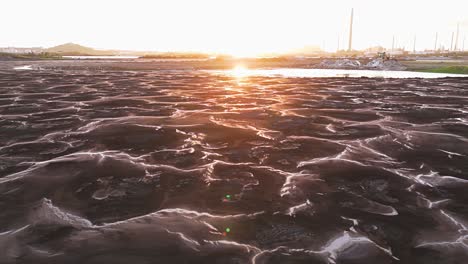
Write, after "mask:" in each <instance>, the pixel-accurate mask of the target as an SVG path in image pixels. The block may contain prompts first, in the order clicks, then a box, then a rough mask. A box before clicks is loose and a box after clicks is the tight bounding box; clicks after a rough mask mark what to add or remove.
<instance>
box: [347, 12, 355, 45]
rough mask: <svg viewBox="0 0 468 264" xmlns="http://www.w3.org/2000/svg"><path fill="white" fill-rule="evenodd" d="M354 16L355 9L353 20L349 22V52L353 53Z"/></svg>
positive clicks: (352, 14)
mask: <svg viewBox="0 0 468 264" xmlns="http://www.w3.org/2000/svg"><path fill="white" fill-rule="evenodd" d="M353 16H354V8H351V19H350V22H349V41H348V51H351V49H352V48H353V46H352V43H353Z"/></svg>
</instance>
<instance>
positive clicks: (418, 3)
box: [0, 0, 468, 55]
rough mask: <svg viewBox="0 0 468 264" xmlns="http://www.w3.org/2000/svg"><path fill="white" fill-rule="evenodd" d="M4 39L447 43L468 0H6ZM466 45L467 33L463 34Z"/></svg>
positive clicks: (193, 47)
mask: <svg viewBox="0 0 468 264" xmlns="http://www.w3.org/2000/svg"><path fill="white" fill-rule="evenodd" d="M0 6H1V9H2V12H1V15H0V25H1V30H0V47H6V46H17V47H31V46H42V47H50V46H54V45H58V44H63V43H66V42H74V43H78V44H82V45H85V46H91V47H94V48H101V49H131V50H155V51H207V52H224V53H231V54H234V55H254V54H257V53H266V52H284V51H288V50H291V49H294V48H301V47H303V46H306V45H319V46H321V47H322V48H324V49H325V50H330V51H333V50H336V48H337V45H338V39H340V45H341V47H343V44H344V43H345V42H346V43H347V35H348V27H349V26H348V24H349V16H350V10H351V7H354V41H353V47H354V48H356V49H362V48H365V47H369V46H374V45H382V46H384V47H388V48H390V47H391V44H392V36H395V38H396V44H397V46H404V47H406V49H412V47H413V38H414V35H416V36H417V40H416V48H417V49H418V50H423V49H425V48H428V49H431V48H433V47H434V41H435V34H436V32H438V34H439V44H441V45H445V46H446V47H447V46H450V39H451V34H452V32H454V31H456V25H457V22H459V23H460V34H459V46H462V42H463V38H464V37H465V36H466V38H468V1H466V0H443V1H440V0H424V1H422V0H386V1H381V0H342V1H338V0H165V1H159V0H79V1H78V0H68V1H67V0H2V1H1V4H0ZM465 42H466V44H465V49H468V39H467V40H466V41H465Z"/></svg>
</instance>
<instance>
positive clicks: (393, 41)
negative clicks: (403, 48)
mask: <svg viewBox="0 0 468 264" xmlns="http://www.w3.org/2000/svg"><path fill="white" fill-rule="evenodd" d="M394 50H395V35H394V36H393V38H392V51H394Z"/></svg>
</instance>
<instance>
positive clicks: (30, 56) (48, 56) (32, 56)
mask: <svg viewBox="0 0 468 264" xmlns="http://www.w3.org/2000/svg"><path fill="white" fill-rule="evenodd" d="M0 59H12V60H58V59H62V56H60V55H59V54H56V53H50V52H41V53H5V52H0Z"/></svg>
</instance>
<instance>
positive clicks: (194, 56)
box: [140, 52, 210, 59]
mask: <svg viewBox="0 0 468 264" xmlns="http://www.w3.org/2000/svg"><path fill="white" fill-rule="evenodd" d="M209 57H210V56H209V55H207V54H203V53H180V52H164V53H150V54H144V55H143V56H141V57H140V58H141V59H208V58H209Z"/></svg>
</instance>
